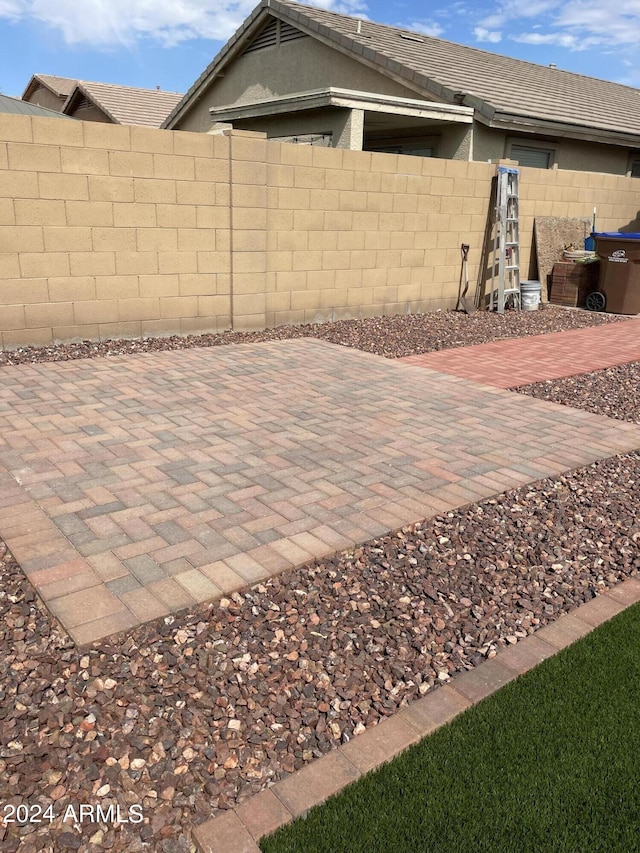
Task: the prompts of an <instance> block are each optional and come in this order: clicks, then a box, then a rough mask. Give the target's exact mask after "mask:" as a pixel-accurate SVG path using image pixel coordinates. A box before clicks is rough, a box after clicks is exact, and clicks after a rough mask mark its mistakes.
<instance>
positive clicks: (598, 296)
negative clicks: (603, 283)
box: [585, 290, 607, 311]
mask: <svg viewBox="0 0 640 853" xmlns="http://www.w3.org/2000/svg"><path fill="white" fill-rule="evenodd" d="M606 304H607V297H606V296H605V295H604V293H603V292H602V291H601V290H594V291H593V293H590V294H589V295H588V296H587V298H586V301H585V305H586V307H587V308H588V310H589V311H604V309H605V306H606Z"/></svg>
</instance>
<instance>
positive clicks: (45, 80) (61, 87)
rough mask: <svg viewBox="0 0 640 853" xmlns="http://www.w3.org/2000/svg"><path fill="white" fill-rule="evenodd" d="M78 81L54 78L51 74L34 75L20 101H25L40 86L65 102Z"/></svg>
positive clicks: (68, 78)
mask: <svg viewBox="0 0 640 853" xmlns="http://www.w3.org/2000/svg"><path fill="white" fill-rule="evenodd" d="M77 82H78V81H77V80H72V79H71V78H70V77H55V76H53V75H51V74H34V75H33V77H32V78H31V80H29V82H28V83H27V88H26V89H25V90H24V92H23V94H22V100H23V101H27V100H29V98H30V97H31V95H32V94H33V93H34V92H35V91H36V89H38V88H39V87H40V86H43V87H44V88H45V89H48V90H49V91H50V92H52V93H53V94H54V95H56V96H57V97H58V98H60V99H61V100H63V101H64V100H65V99H66V98H68V97H69V95H70V94H71V93H72V92H73V89H74V87H75V85H76V83H77Z"/></svg>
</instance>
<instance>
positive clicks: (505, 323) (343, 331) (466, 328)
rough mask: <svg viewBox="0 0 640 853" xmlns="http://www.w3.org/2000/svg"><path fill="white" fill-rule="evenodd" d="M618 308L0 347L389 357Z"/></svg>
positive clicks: (26, 351) (52, 351) (570, 324)
mask: <svg viewBox="0 0 640 853" xmlns="http://www.w3.org/2000/svg"><path fill="white" fill-rule="evenodd" d="M626 319H628V318H627V317H618V316H616V315H615V314H598V313H594V312H590V311H575V310H568V309H566V308H560V307H558V306H557V305H549V304H546V305H544V306H543V307H542V308H541V310H539V311H507V312H505V313H504V314H502V315H499V314H495V313H491V312H488V311H477V312H476V313H475V314H470V315H467V314H463V313H459V312H457V311H433V312H430V313H428V314H407V315H398V314H396V315H394V316H391V317H370V318H366V319H360V320H338V321H336V322H333V323H315V324H311V325H306V326H278V328H276V329H266V330H264V331H261V332H222V333H221V334H217V335H189V336H187V337H177V336H174V337H165V338H136V339H135V340H118V341H111V340H108V341H101V342H92V341H82V342H80V343H74V344H64V345H62V344H60V345H57V346H49V347H22V348H20V349H16V350H11V351H7V352H0V366H1V365H3V364H28V363H31V362H39V361H67V360H69V359H76V358H95V357H98V356H109V355H125V354H127V353H136V352H152V351H154V350H179V349H188V348H190V347H212V346H222V345H224V344H237V343H257V342H258V341H275V340H285V339H287V338H320V339H321V340H325V341H329V342H330V343H334V344H341V345H343V346H347V347H354V348H355V349H361V350H365V351H366V352H372V353H375V354H376V355H383V356H386V357H387V358H400V357H402V356H405V355H416V354H417V353H421V352H431V351H433V350H441V349H448V348H450V347H462V346H471V345H472V344H484V343H487V342H488V341H495V340H500V339H505V338H521V337H524V336H526V335H544V334H547V333H549V332H563V331H566V330H568V329H582V328H585V327H587V326H600V325H602V324H603V323H615V322H619V321H621V320H626Z"/></svg>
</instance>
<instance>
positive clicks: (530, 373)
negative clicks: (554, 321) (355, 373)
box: [400, 318, 640, 388]
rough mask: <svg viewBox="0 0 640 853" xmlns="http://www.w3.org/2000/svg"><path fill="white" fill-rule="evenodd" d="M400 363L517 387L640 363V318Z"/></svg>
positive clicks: (490, 344)
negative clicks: (635, 362)
mask: <svg viewBox="0 0 640 853" xmlns="http://www.w3.org/2000/svg"><path fill="white" fill-rule="evenodd" d="M400 361H403V362H406V363H407V364H413V365H416V366H418V367H429V368H431V369H432V370H440V371H442V372H443V373H452V374H454V375H455V376H461V377H462V378H464V379H475V380H476V381H477V382H483V383H484V384H485V385H494V386H496V387H497V388H516V387H518V386H519V385H529V384H530V383H531V382H542V381H543V380H544V379H560V378H562V377H564V376H575V375H577V374H579V373H591V372H592V371H594V370H602V369H603V368H605V367H613V366H614V365H616V364H625V363H626V362H628V361H640V319H637V318H634V319H632V320H627V321H626V322H622V323H608V324H606V325H603V326H592V327H590V328H586V329H572V330H571V331H569V332H554V333H552V334H549V335H534V336H532V337H529V338H516V339H512V340H506V341H491V343H488V344H478V345H476V346H472V347H459V348H456V349H448V350H440V351H438V352H426V353H424V354H422V355H410V356H406V357H405V358H402V359H400Z"/></svg>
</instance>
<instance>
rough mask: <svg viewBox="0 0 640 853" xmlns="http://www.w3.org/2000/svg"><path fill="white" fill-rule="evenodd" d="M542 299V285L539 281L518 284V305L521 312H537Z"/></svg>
mask: <svg viewBox="0 0 640 853" xmlns="http://www.w3.org/2000/svg"><path fill="white" fill-rule="evenodd" d="M541 299H542V285H541V284H540V282H539V281H521V282H520V304H521V306H522V310H523V311H537V310H538V308H539V307H540V300H541Z"/></svg>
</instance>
